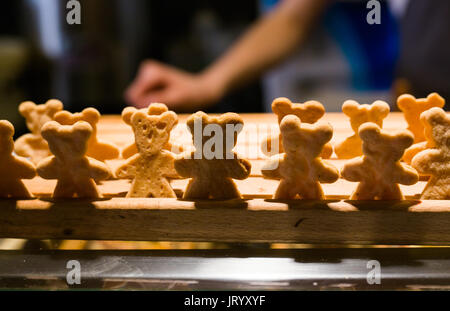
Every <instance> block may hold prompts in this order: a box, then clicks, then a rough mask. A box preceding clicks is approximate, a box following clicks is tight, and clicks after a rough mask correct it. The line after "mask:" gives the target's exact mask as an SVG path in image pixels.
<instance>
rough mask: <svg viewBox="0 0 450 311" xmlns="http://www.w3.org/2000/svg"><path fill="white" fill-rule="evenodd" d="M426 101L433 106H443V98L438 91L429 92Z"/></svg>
mask: <svg viewBox="0 0 450 311" xmlns="http://www.w3.org/2000/svg"><path fill="white" fill-rule="evenodd" d="M427 101H428V103H429V104H430V105H431V106H433V107H440V108H443V107H444V106H445V99H444V98H443V97H442V96H441V95H439V94H438V93H431V94H430V95H428V97H427Z"/></svg>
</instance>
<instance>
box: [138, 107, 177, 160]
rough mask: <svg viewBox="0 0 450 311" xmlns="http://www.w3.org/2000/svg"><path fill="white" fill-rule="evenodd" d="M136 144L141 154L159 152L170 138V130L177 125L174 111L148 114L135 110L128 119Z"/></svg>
mask: <svg viewBox="0 0 450 311" xmlns="http://www.w3.org/2000/svg"><path fill="white" fill-rule="evenodd" d="M130 123H131V126H132V127H133V131H134V136H135V140H136V146H137V148H138V150H139V153H140V154H141V155H153V154H155V153H157V152H159V151H160V150H161V149H163V147H164V146H165V145H166V144H167V142H168V141H169V139H170V132H171V131H172V129H173V128H174V127H175V125H177V123H178V118H177V115H176V114H175V112H172V111H167V112H164V113H162V114H161V115H149V114H147V113H146V112H144V111H141V110H137V111H136V112H134V113H133V115H132V117H131V119H130Z"/></svg>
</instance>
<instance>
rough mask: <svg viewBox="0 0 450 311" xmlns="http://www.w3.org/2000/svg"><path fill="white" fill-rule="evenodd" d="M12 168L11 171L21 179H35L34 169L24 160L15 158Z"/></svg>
mask: <svg viewBox="0 0 450 311" xmlns="http://www.w3.org/2000/svg"><path fill="white" fill-rule="evenodd" d="M14 162H15V163H14V167H11V170H14V171H15V174H16V175H17V177H19V178H21V179H33V178H34V177H36V168H35V166H34V165H33V163H31V162H30V161H28V160H27V159H25V158H22V157H15V161H14Z"/></svg>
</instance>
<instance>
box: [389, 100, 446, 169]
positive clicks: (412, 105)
mask: <svg viewBox="0 0 450 311" xmlns="http://www.w3.org/2000/svg"><path fill="white" fill-rule="evenodd" d="M397 106H398V108H399V109H400V110H401V111H403V114H404V116H405V120H406V122H407V123H408V130H410V131H411V132H412V133H413V135H414V142H415V144H414V145H412V146H411V147H410V148H408V149H407V150H406V151H405V154H404V155H403V161H405V163H408V164H410V163H411V161H412V158H413V157H414V156H415V155H416V154H418V153H419V152H421V151H422V150H425V149H428V148H431V147H430V146H429V145H428V143H427V142H426V140H425V135H424V126H423V125H422V122H421V121H420V115H421V113H422V112H424V111H427V110H429V109H431V108H433V107H438V108H442V107H444V106H445V99H444V98H442V97H441V96H440V95H439V94H438V93H432V94H430V95H428V97H427V98H419V99H416V98H415V97H414V96H412V95H409V94H405V95H402V96H400V97H399V98H398V99H397Z"/></svg>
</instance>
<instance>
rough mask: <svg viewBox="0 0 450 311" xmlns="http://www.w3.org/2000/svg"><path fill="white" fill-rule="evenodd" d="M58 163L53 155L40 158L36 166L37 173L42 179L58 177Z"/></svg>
mask: <svg viewBox="0 0 450 311" xmlns="http://www.w3.org/2000/svg"><path fill="white" fill-rule="evenodd" d="M59 169H60V165H59V163H58V162H57V161H56V158H55V157H48V158H45V159H44V160H42V161H41V162H40V163H39V164H38V166H37V169H36V170H37V173H38V175H39V176H40V177H42V178H44V179H58V177H59Z"/></svg>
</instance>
